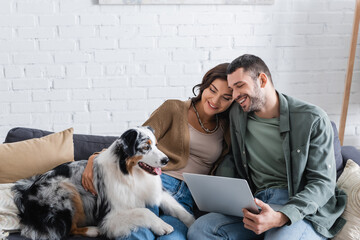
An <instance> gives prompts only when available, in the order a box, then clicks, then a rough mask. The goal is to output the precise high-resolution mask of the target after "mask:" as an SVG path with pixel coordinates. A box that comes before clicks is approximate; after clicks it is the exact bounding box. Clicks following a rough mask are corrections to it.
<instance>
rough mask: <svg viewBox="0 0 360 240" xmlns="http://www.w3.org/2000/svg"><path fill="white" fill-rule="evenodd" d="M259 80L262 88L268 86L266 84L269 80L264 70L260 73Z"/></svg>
mask: <svg viewBox="0 0 360 240" xmlns="http://www.w3.org/2000/svg"><path fill="white" fill-rule="evenodd" d="M259 80H260V87H261V88H264V87H265V86H266V84H267V83H268V82H269V79H268V77H267V75H266V74H265V73H263V72H262V73H260V74H259Z"/></svg>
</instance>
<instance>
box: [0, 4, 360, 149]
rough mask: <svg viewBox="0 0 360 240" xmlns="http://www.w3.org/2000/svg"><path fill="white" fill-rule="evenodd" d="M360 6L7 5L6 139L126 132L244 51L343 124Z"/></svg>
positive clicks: (358, 121) (359, 110) (351, 137)
mask: <svg viewBox="0 0 360 240" xmlns="http://www.w3.org/2000/svg"><path fill="white" fill-rule="evenodd" d="M354 5H355V1H353V0H275V3H274V5H256V6H252V5H235V6H229V5H168V6H167V5H142V6H136V5H135V6H134V5H131V6H126V5H98V4H97V1H93V0H1V1H0V139H4V138H5V135H6V133H7V132H8V131H9V129H10V128H12V127H16V126H24V127H35V128H41V129H45V130H52V131H59V130H62V129H64V128H67V127H71V126H72V127H74V128H75V132H76V133H89V134H106V135H119V134H120V133H121V132H122V131H124V130H125V129H126V128H128V127H130V126H134V125H138V124H141V123H142V122H143V121H144V120H146V118H147V117H148V116H149V114H150V113H151V112H152V111H153V110H154V109H156V107H157V106H159V105H160V104H161V103H162V102H163V101H164V100H165V99H167V98H178V99H187V98H188V97H190V96H192V93H191V89H192V86H193V85H195V84H196V83H198V82H199V81H201V78H202V75H203V74H204V73H205V72H206V71H207V70H208V69H209V68H211V67H213V66H214V65H216V64H218V63H221V62H229V61H231V60H233V59H234V58H235V57H237V56H239V55H241V54H244V53H253V54H256V55H258V56H260V57H262V58H263V59H264V60H265V62H267V63H268V65H269V67H270V70H271V71H272V74H273V78H274V82H275V85H276V87H277V88H278V89H279V90H280V91H281V92H284V93H288V94H291V95H294V96H296V97H298V98H301V99H304V100H306V101H309V102H311V103H314V104H317V105H319V106H320V107H322V108H324V109H325V110H326V111H327V113H328V114H329V116H330V118H331V119H332V120H333V121H335V122H336V123H337V124H339V119H340V112H341V104H342V97H343V95H342V93H343V89H344V80H345V75H346V67H347V57H348V55H349V46H350V38H351V31H352V21H353V11H354ZM359 41H360V40H359ZM359 45H360V44H359ZM358 47H359V46H358ZM359 58H360V47H359V49H358V51H357V54H356V61H355V72H354V75H353V84H352V91H351V97H350V107H349V113H348V120H347V126H346V132H345V134H346V136H345V144H351V145H355V146H357V147H360V81H359V78H360V67H359V66H360V65H359Z"/></svg>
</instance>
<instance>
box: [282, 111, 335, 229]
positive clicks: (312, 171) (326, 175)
mask: <svg viewBox="0 0 360 240" xmlns="http://www.w3.org/2000/svg"><path fill="white" fill-rule="evenodd" d="M309 138H310V140H309V147H308V149H307V150H308V151H307V152H306V151H304V152H301V153H298V154H297V152H298V151H297V150H295V151H294V152H293V153H292V156H291V157H292V162H293V163H294V161H303V162H304V164H306V169H305V171H304V175H303V176H300V175H299V176H297V175H296V174H299V173H298V172H296V169H294V168H293V172H292V174H293V177H298V178H301V179H302V180H303V181H304V182H305V185H304V187H303V189H302V190H301V191H299V192H298V193H296V194H295V195H294V196H292V197H290V199H289V202H288V203H287V204H286V205H285V206H284V207H283V208H281V209H280V211H281V212H282V213H284V214H285V215H286V216H287V217H288V218H289V219H290V222H289V224H291V223H294V222H297V221H299V220H301V219H303V218H304V217H305V216H307V215H310V214H315V213H316V212H317V210H318V209H319V208H320V207H322V206H324V205H325V204H326V203H327V202H328V201H329V199H330V198H331V197H333V196H334V192H335V186H336V166H335V157H334V146H333V129H332V126H331V122H330V120H329V119H328V118H327V117H323V118H320V119H319V120H318V121H317V122H316V123H314V125H313V127H312V129H311V134H310V136H309ZM299 181H300V180H299Z"/></svg>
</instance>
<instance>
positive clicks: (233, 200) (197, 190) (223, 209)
mask: <svg viewBox="0 0 360 240" xmlns="http://www.w3.org/2000/svg"><path fill="white" fill-rule="evenodd" d="M183 176H184V180H185V182H186V184H187V185H188V187H189V189H190V192H191V194H192V196H193V198H194V201H195V203H196V204H197V206H198V208H199V209H200V210H201V211H205V212H217V213H222V214H226V215H232V216H238V217H243V212H242V209H243V208H246V209H247V210H249V211H250V212H253V213H259V212H260V209H259V207H258V206H257V205H256V204H255V201H254V196H253V194H252V192H251V190H250V187H249V184H248V182H247V181H246V180H244V179H239V178H228V177H220V176H210V175H203V174H194V173H183ZM270 206H271V207H272V208H273V209H274V210H277V209H279V208H280V207H281V206H280V205H275V204H270Z"/></svg>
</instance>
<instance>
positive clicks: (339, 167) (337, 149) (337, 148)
mask: <svg viewBox="0 0 360 240" xmlns="http://www.w3.org/2000/svg"><path fill="white" fill-rule="evenodd" d="M331 125H332V127H333V130H334V153H335V162H336V177H337V178H339V176H340V174H341V173H342V171H343V169H344V163H343V157H342V155H341V144H340V139H339V133H338V130H337V128H336V124H335V123H334V122H331Z"/></svg>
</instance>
